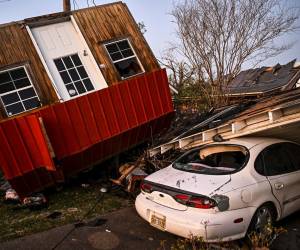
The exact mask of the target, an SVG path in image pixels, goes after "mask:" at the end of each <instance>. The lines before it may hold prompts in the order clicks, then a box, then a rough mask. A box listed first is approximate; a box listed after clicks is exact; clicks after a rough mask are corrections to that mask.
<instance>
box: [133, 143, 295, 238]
mask: <svg viewBox="0 0 300 250" xmlns="http://www.w3.org/2000/svg"><path fill="white" fill-rule="evenodd" d="M280 152H283V153H284V154H288V155H290V156H291V157H290V158H287V157H285V158H284V159H290V161H289V160H283V159H282V154H283V153H280ZM296 152H297V153H298V156H293V155H294V154H295V153H296ZM299 155H300V146H299V145H298V144H295V143H293V142H289V141H286V140H281V139H273V138H264V137H252V138H251V137H249V138H237V139H232V140H229V141H224V142H218V143H213V144H209V145H204V146H202V147H200V148H199V147H198V148H194V149H191V150H189V151H188V152H186V153H185V154H183V155H182V156H181V157H179V158H178V159H177V160H176V161H175V162H174V163H173V164H171V165H170V166H168V167H167V168H165V169H162V170H159V171H157V172H155V173H154V174H152V175H149V176H148V177H146V179H145V181H144V182H143V183H142V185H141V190H142V192H141V194H140V195H139V196H138V197H137V199H136V203H135V206H136V210H137V212H138V213H139V215H140V216H141V217H142V218H143V219H145V220H146V221H148V222H149V223H150V224H151V225H152V226H154V227H157V228H159V229H161V230H164V231H168V232H170V233H173V234H176V235H178V236H182V237H186V238H190V237H202V238H203V239H204V240H205V241H208V242H219V241H231V240H235V239H240V238H243V237H245V235H246V234H247V233H248V232H249V231H252V230H255V231H262V230H264V228H265V226H266V225H267V223H272V222H274V221H276V220H279V219H282V218H284V217H286V216H287V215H289V214H291V213H293V212H295V211H297V210H298V209H300V199H296V198H297V197H299V195H300V181H299V180H300V157H299ZM271 158H272V161H271V160H270V159H271ZM280 159H281V160H280ZM276 162H278V164H275V163H276Z"/></svg>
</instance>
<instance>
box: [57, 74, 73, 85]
mask: <svg viewBox="0 0 300 250" xmlns="http://www.w3.org/2000/svg"><path fill="white" fill-rule="evenodd" d="M59 74H60V76H61V78H62V79H63V82H64V84H67V83H70V82H71V81H72V80H71V78H70V76H69V74H68V72H67V71H63V72H60V73H59Z"/></svg>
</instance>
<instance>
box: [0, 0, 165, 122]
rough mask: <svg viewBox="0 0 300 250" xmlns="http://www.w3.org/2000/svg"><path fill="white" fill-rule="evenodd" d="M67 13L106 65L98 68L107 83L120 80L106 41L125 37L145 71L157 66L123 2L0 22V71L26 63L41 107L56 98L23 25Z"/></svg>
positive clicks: (60, 17)
mask: <svg viewBox="0 0 300 250" xmlns="http://www.w3.org/2000/svg"><path fill="white" fill-rule="evenodd" d="M70 15H73V17H74V19H75V21H76V23H77V25H78V27H79V29H80V30H81V32H82V35H83V37H84V38H85V40H86V42H87V44H88V46H89V48H90V50H91V52H92V53H93V55H94V58H95V60H96V62H97V63H98V64H99V65H100V64H104V65H105V68H102V69H101V71H102V74H103V76H104V78H105V80H106V82H107V83H108V84H109V85H110V84H112V83H115V82H120V81H121V78H120V76H119V74H118V72H117V71H116V69H115V67H114V65H113V63H112V61H111V60H110V57H109V55H108V53H107V51H106V49H105V47H104V43H106V42H109V41H116V40H120V39H123V38H128V39H129V40H130V42H131V45H132V47H133V49H134V50H135V52H136V55H137V56H138V58H139V60H140V62H141V64H142V65H143V68H144V70H145V72H146V73H147V72H152V71H154V70H157V69H159V68H160V67H159V64H158V62H157V60H156V58H155V57H154V55H153V53H152V51H151V49H150V47H149V46H148V44H147V42H146V40H145V39H144V36H143V35H142V33H141V32H140V30H139V28H138V25H137V24H136V22H135V20H134V19H133V17H132V15H131V13H130V11H129V10H128V8H127V6H126V4H123V3H122V2H117V3H112V4H106V5H101V6H96V7H91V8H86V9H81V10H76V11H71V12H61V13H54V14H50V15H45V16H39V17H33V18H29V19H25V20H24V21H22V22H15V23H11V24H6V25H1V26H0V70H5V69H9V68H12V67H14V66H21V65H25V66H26V68H27V70H28V72H29V77H30V78H31V80H32V82H33V85H34V86H35V89H36V90H37V94H38V96H39V97H40V100H41V102H42V105H43V106H44V105H47V104H51V103H54V102H57V101H59V100H58V98H57V95H56V92H55V89H54V87H53V85H52V83H51V80H50V79H49V77H48V75H47V72H46V70H45V68H44V66H43V64H42V62H41V60H40V58H39V55H38V53H37V51H36V49H35V47H34V45H33V43H32V41H31V38H30V36H29V34H28V32H27V30H26V27H25V26H26V25H29V27H35V26H36V25H37V26H40V25H47V24H49V22H60V21H65V20H66V18H67V19H68V20H70V18H69V16H70ZM29 112H30V111H29ZM23 114H24V113H23ZM23 114H22V115H23ZM3 118H6V114H5V111H4V108H3V107H2V105H0V120H3Z"/></svg>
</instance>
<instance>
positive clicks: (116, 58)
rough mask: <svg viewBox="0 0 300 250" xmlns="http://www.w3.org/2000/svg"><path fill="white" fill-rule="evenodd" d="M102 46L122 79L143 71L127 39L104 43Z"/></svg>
mask: <svg viewBox="0 0 300 250" xmlns="http://www.w3.org/2000/svg"><path fill="white" fill-rule="evenodd" d="M104 46H105V48H106V50H107V52H108V54H109V56H110V58H111V60H112V62H113V64H114V65H115V67H116V69H117V71H118V72H119V74H120V76H121V77H122V78H123V79H125V78H128V77H131V76H134V75H138V74H141V73H144V69H143V66H142V64H141V62H140V61H139V59H138V57H137V55H136V54H135V51H134V50H133V48H132V46H131V44H130V42H129V40H128V39H122V40H118V41H114V42H110V43H106V44H104Z"/></svg>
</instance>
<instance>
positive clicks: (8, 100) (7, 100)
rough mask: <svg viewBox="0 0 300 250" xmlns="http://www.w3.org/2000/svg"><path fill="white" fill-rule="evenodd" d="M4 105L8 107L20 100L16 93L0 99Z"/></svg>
mask: <svg viewBox="0 0 300 250" xmlns="http://www.w3.org/2000/svg"><path fill="white" fill-rule="evenodd" d="M1 98H2V101H3V103H4V105H8V104H11V103H14V102H18V101H20V98H19V96H18V94H17V93H11V94H8V95H4V96H2V97H1Z"/></svg>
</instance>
